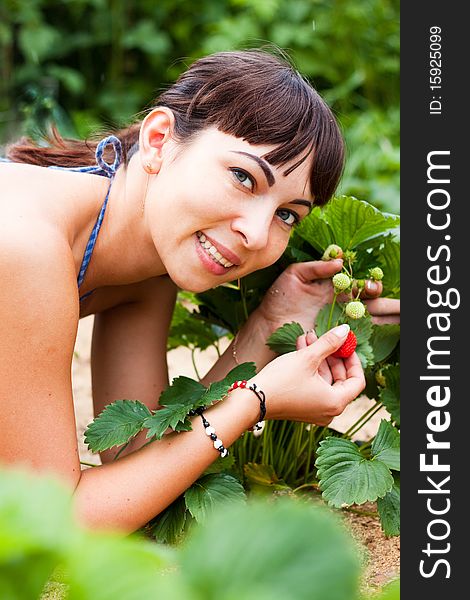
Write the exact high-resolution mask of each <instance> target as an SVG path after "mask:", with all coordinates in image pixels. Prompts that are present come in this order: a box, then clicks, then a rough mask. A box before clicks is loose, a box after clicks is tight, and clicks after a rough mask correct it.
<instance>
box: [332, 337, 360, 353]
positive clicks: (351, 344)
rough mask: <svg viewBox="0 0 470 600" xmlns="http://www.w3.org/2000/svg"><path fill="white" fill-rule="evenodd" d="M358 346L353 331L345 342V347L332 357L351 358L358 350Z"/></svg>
mask: <svg viewBox="0 0 470 600" xmlns="http://www.w3.org/2000/svg"><path fill="white" fill-rule="evenodd" d="M356 346H357V338H356V335H355V334H354V333H353V332H352V331H350V332H349V333H348V336H347V338H346V339H345V340H344V343H343V345H342V346H341V347H340V348H338V350H336V352H333V354H332V355H331V356H334V357H335V358H349V357H350V356H351V354H352V353H353V352H354V350H355V349H356Z"/></svg>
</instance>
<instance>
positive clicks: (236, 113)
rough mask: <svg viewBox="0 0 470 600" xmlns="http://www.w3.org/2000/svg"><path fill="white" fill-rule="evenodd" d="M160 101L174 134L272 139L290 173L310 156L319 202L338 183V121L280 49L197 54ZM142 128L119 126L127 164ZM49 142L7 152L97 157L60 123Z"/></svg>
mask: <svg viewBox="0 0 470 600" xmlns="http://www.w3.org/2000/svg"><path fill="white" fill-rule="evenodd" d="M155 106H166V107H167V108H169V109H171V110H172V111H173V112H174V115H175V131H174V134H175V138H176V139H177V140H178V141H179V142H181V143H183V144H184V143H188V142H190V141H191V139H192V137H193V136H195V135H196V134H197V133H198V132H200V131H202V130H203V129H204V128H205V127H209V126H215V127H217V128H218V129H219V130H220V131H222V132H224V133H228V134H231V135H234V136H235V137H238V138H242V139H245V140H246V141H247V142H249V143H250V144H255V145H256V144H263V145H273V146H275V148H274V150H272V151H270V152H269V153H268V154H266V155H265V156H264V158H265V159H266V160H267V161H268V162H269V163H271V164H272V165H274V166H283V165H285V164H287V163H292V164H291V165H290V167H289V168H288V169H287V170H286V171H285V172H284V174H285V175H287V174H289V173H290V172H291V171H293V170H294V169H295V168H296V167H298V166H299V165H300V164H301V163H303V162H304V160H306V159H307V158H311V160H312V164H311V169H310V188H311V193H312V194H313V197H314V198H315V204H317V205H322V204H325V203H326V202H327V201H328V200H329V199H330V198H331V196H332V195H333V193H334V191H335V189H336V186H337V184H338V181H339V178H340V176H341V173H342V169H343V162H344V142H343V139H342V136H341V133H340V130H339V127H338V124H337V123H336V120H335V118H334V116H333V114H332V112H331V110H330V108H329V107H328V106H327V105H326V103H325V102H324V101H323V100H322V98H321V97H320V96H319V95H318V93H317V92H316V91H315V90H314V89H313V88H312V86H311V85H310V84H309V83H308V82H307V81H306V80H305V79H304V78H303V77H302V76H301V75H300V73H298V71H296V70H295V68H294V67H293V66H292V65H291V64H290V63H289V62H288V60H287V59H286V57H284V56H281V55H280V52H278V53H277V54H276V55H274V54H272V53H271V52H268V51H265V50H258V49H257V50H242V51H234V52H219V53H216V54H212V55H209V56H206V57H204V58H200V59H199V60H197V61H195V62H194V63H193V64H192V65H191V66H190V67H189V68H188V69H187V71H185V72H184V73H183V74H182V75H180V77H179V78H178V80H177V81H176V82H175V83H174V84H173V85H171V86H170V87H169V88H168V89H167V90H165V91H164V92H163V93H161V94H160V96H159V97H158V98H157V99H156V102H155ZM139 130H140V122H139V123H134V124H133V125H131V126H130V127H128V128H127V129H124V130H121V131H117V132H114V134H115V135H117V137H119V138H120V140H121V143H122V145H123V156H124V162H125V163H127V161H128V160H129V158H130V155H131V154H132V153H133V151H134V150H135V149H136V144H137V143H138V139H139ZM108 135H109V133H108ZM47 141H48V146H46V147H38V146H37V145H35V144H34V143H32V142H31V141H30V140H29V139H26V138H22V139H21V140H19V141H18V142H17V143H15V144H12V145H11V146H9V148H8V151H7V156H8V158H10V159H11V160H14V161H17V162H28V163H31V164H37V165H41V166H48V165H61V166H65V167H68V166H81V165H89V164H94V152H95V149H96V144H97V142H96V141H80V140H69V139H64V138H62V137H61V136H60V135H59V134H58V132H57V131H56V130H53V132H52V134H51V135H50V136H49V138H48V140H47ZM296 159H297V160H296ZM292 161H294V162H292Z"/></svg>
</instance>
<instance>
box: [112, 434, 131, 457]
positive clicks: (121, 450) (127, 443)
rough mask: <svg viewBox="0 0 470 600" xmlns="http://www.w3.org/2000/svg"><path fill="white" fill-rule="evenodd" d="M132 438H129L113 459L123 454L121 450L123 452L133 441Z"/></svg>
mask: <svg viewBox="0 0 470 600" xmlns="http://www.w3.org/2000/svg"><path fill="white" fill-rule="evenodd" d="M131 440H132V438H131V439H130V440H127V442H126V443H125V444H124V446H123V447H122V448H121V449H120V450H119V452H118V453H117V454H116V456H115V457H114V458H113V460H117V459H118V458H119V457H120V456H121V452H123V451H124V450H125V449H126V448H127V446H129V444H130V443H131Z"/></svg>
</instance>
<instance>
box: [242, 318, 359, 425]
mask: <svg viewBox="0 0 470 600" xmlns="http://www.w3.org/2000/svg"><path fill="white" fill-rule="evenodd" d="M348 331H349V328H348V327H347V326H346V325H342V326H339V327H335V328H333V329H331V330H330V331H328V332H326V333H325V334H324V335H322V336H321V337H320V338H319V339H318V340H316V341H312V338H311V337H310V338H306V339H305V341H302V340H300V341H299V342H298V346H300V349H299V350H297V351H296V352H290V353H288V354H284V355H283V356H279V357H278V358H276V359H275V360H273V361H271V362H270V363H269V364H268V365H266V366H265V367H264V368H263V369H261V371H260V372H259V373H258V374H257V375H256V376H255V377H254V378H253V382H254V383H256V385H257V386H258V388H260V389H261V390H263V391H264V393H265V394H266V410H267V412H266V418H267V419H288V420H291V421H304V422H309V423H315V424H316V425H328V423H330V422H331V420H332V419H333V417H335V416H338V415H340V414H341V413H342V412H343V410H344V409H345V408H346V406H347V405H348V404H349V402H351V401H352V400H354V399H355V398H356V397H357V396H358V395H359V394H360V393H361V391H362V390H363V389H364V387H365V379H364V373H363V370H362V367H361V363H360V361H359V358H358V357H357V355H356V354H355V353H354V354H353V355H352V356H350V357H349V358H346V359H344V360H343V359H334V358H332V357H331V356H330V355H331V354H332V353H333V352H335V351H336V350H337V349H338V348H339V347H340V346H341V345H342V344H343V342H344V340H345V339H346V336H347V334H348ZM308 335H311V334H308ZM310 342H311V343H310Z"/></svg>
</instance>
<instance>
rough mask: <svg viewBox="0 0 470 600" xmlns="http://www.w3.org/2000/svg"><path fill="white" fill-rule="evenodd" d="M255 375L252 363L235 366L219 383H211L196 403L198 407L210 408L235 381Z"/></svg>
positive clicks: (254, 367) (254, 366)
mask: <svg viewBox="0 0 470 600" xmlns="http://www.w3.org/2000/svg"><path fill="white" fill-rule="evenodd" d="M255 375H256V365H255V363H254V362H245V363H242V364H241V365H237V366H236V367H235V368H234V369H232V370H231V371H230V372H229V373H228V374H227V375H226V376H225V377H224V378H223V379H222V380H221V381H216V382H214V383H211V384H210V386H209V387H208V388H207V390H206V391H205V392H204V394H203V395H202V396H201V399H200V401H199V403H198V406H210V405H211V404H213V403H214V402H217V401H218V400H221V399H222V398H223V397H224V396H225V395H226V394H227V392H228V390H229V388H230V386H231V385H232V383H234V382H235V381H240V380H243V379H251V378H252V377H254V376H255Z"/></svg>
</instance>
